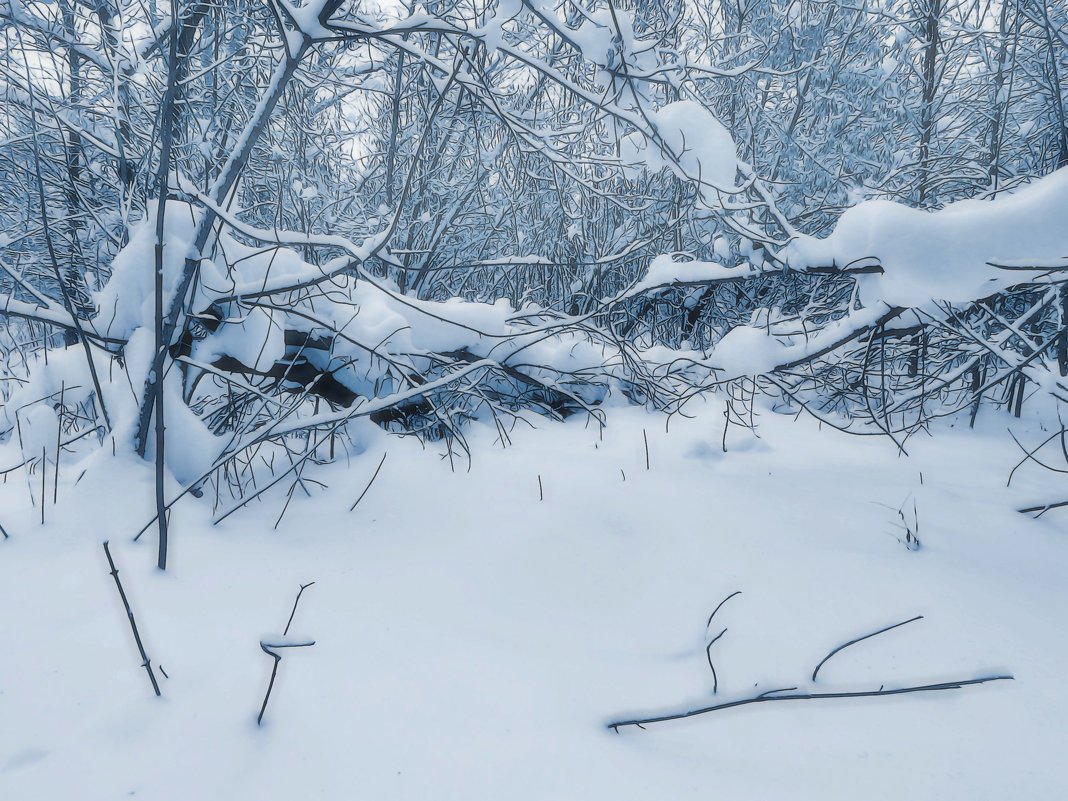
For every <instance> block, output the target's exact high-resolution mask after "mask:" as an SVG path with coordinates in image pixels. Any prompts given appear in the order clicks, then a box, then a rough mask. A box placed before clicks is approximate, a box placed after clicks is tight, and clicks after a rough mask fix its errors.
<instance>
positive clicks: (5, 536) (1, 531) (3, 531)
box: [0, 523, 11, 540]
mask: <svg viewBox="0 0 1068 801" xmlns="http://www.w3.org/2000/svg"><path fill="white" fill-rule="evenodd" d="M0 534H3V535H4V539H5V540H7V539H11V538H10V537H8V535H7V531H5V530H4V525H3V523H0Z"/></svg>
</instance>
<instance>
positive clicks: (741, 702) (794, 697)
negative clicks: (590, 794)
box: [605, 675, 1013, 734]
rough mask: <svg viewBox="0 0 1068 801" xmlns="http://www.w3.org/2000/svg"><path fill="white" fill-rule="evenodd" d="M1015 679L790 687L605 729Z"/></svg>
mask: <svg viewBox="0 0 1068 801" xmlns="http://www.w3.org/2000/svg"><path fill="white" fill-rule="evenodd" d="M1012 679H1013V677H1012V676H1007V675H1006V676H984V677H982V678H979V679H964V680H961V681H945V682H939V683H938V684H918V685H910V686H908V687H894V688H891V689H889V690H887V689H884V688H882V687H880V688H879V689H878V690H860V691H855V692H837V693H833V692H830V693H793V694H791V695H777V693H781V692H786V691H788V690H794V689H796V688H795V687H788V688H785V689H781V690H769V691H768V692H765V693H761V694H760V695H755V696H751V697H749V698H741V699H738V700H736V701H727V702H725V703H722V704H715V705H713V706H706V707H702V708H700V709H690V710H687V711H685V712H673V713H669V714H664V715H655V716H652V717H648V718H634V719H632V720H617V721H613V722H611V723H606V724H605V728H607V729H612V730H614V731H615V732H616V733H617V734H618V733H619V730H620V728H622V727H624V726H638V727H639V728H644V727H645V726H647V725H649V724H650V723H664V722H666V721H669V720H682V719H683V718H692V717H695V716H697V715H704V714H706V713H708V712H718V711H719V710H721V709H731V708H732V707H736V706H746V705H747V704H760V703H764V702H765V701H817V700H821V699H822V700H826V699H830V698H873V697H878V696H883V695H904V694H906V693H924V692H937V691H940V690H959V689H961V688H962V687H969V686H971V685H973V684H986V683H987V682H992V681H1012Z"/></svg>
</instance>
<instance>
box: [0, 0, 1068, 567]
mask: <svg viewBox="0 0 1068 801" xmlns="http://www.w3.org/2000/svg"><path fill="white" fill-rule="evenodd" d="M0 28H2V31H3V38H2V40H0V48H2V50H0V98H2V99H3V108H4V114H3V115H2V117H0V186H2V187H3V190H4V191H3V192H2V193H0V232H2V233H0V319H2V320H3V328H2V330H0V393H2V399H3V402H4V412H3V418H2V420H0V422H2V423H3V429H4V430H3V431H2V432H0V438H4V439H8V440H9V441H13V439H14V438H15V437H20V436H21V434H20V430H19V429H20V422H21V418H20V415H27V414H30V413H31V412H32V411H33V409H32V407H34V406H35V405H42V404H43V405H44V406H46V407H48V408H50V409H52V410H53V413H54V414H55V415H56V419H55V425H57V426H58V427H59V428H60V430H61V435H60V437H59V441H60V442H61V443H65V442H68V441H71V442H73V441H75V440H78V441H80V442H82V443H83V444H84V443H89V442H92V441H96V442H102V441H104V439H105V438H106V437H113V438H114V439H115V441H116V442H117V443H118V447H132V448H133V449H135V450H136V451H137V452H138V453H140V454H141V455H142V456H145V455H152V454H155V457H156V461H157V464H158V469H157V473H158V481H157V501H158V505H159V507H160V509H163V508H164V507H165V506H166V505H167V504H168V503H170V502H172V501H173V498H165V497H164V483H163V475H164V472H165V470H164V463H165V452H166V451H167V450H170V451H171V452H172V453H175V452H180V455H179V456H175V457H173V459H171V457H168V459H171V460H170V461H167V464H168V465H169V466H170V469H171V471H172V472H173V473H174V474H175V476H176V477H177V478H178V480H179V483H180V484H181V486H182V487H183V491H185V490H192V491H194V492H197V493H199V492H201V491H202V490H203V489H205V488H209V489H210V490H211V491H212V492H213V493H214V495H215V498H216V503H217V504H218V505H219V508H220V514H225V513H227V510H228V509H231V508H233V506H234V505H235V504H240V503H244V502H245V501H246V500H247V499H248V498H249V497H251V496H252V495H254V494H256V493H258V492H260V491H262V488H263V487H264V486H265V484H267V485H272V484H274V483H275V482H276V481H279V480H282V479H283V478H285V477H288V478H289V480H293V479H294V477H295V478H296V479H298V480H299V477H300V475H301V473H302V471H303V469H304V467H305V466H306V465H307V464H310V463H313V462H316V461H320V460H328V459H331V458H336V454H337V452H338V449H339V448H341V449H343V448H344V447H345V442H346V437H347V436H348V435H349V434H348V424H349V422H350V421H352V420H353V419H356V418H360V417H370V418H371V419H372V420H373V421H375V422H376V423H378V424H379V425H382V426H386V427H388V428H390V429H391V430H395V431H398V432H402V433H417V434H419V435H421V436H425V437H428V438H431V439H438V440H444V441H445V442H446V443H447V446H448V450H449V453H450V454H451V453H453V451H454V449H455V448H459V449H461V450H462V449H463V447H464V445H463V429H462V423H463V421H464V420H466V419H468V418H472V417H489V418H493V419H494V420H496V422H497V424H498V426H500V429H501V435H502V437H506V436H507V429H508V427H509V426H510V425H511V423H512V422H513V421H514V420H515V419H517V416H521V415H522V414H524V413H526V412H534V413H542V414H547V415H551V416H556V417H566V416H569V415H572V414H576V413H580V414H587V415H592V416H593V417H595V418H597V419H598V420H600V414H601V413H600V411H599V409H598V407H599V406H600V405H601V404H602V403H603V402H604V401H605V399H606V398H608V397H609V396H611V395H613V394H614V395H618V396H621V397H625V398H627V399H628V400H629V401H631V402H636V403H643V404H649V405H652V406H654V407H657V408H661V409H666V410H669V411H678V410H681V409H685V406H686V402H687V400H688V399H689V398H691V397H693V396H694V395H695V394H698V393H700V392H704V391H707V390H708V389H710V388H713V387H719V386H723V387H725V388H726V390H727V392H728V396H729V397H730V398H731V399H732V400H731V406H732V409H734V410H735V411H734V414H735V416H736V418H737V421H738V422H744V421H745V420H746V419H747V415H751V413H752V406H751V400H752V397H753V396H754V395H755V394H757V393H773V394H775V395H778V396H781V397H782V398H784V399H785V400H788V401H790V402H793V403H798V404H802V405H805V406H807V407H808V408H809V409H810V410H812V411H813V412H814V413H816V414H819V415H821V416H822V417H824V418H825V419H828V420H829V421H832V422H835V423H836V424H837V425H840V426H842V427H845V428H850V429H853V430H861V429H863V430H874V431H879V432H883V433H888V434H890V435H893V436H897V435H899V434H902V433H904V434H907V433H908V432H910V431H914V430H916V429H917V428H921V427H924V426H926V425H927V424H928V423H929V422H930V421H931V420H932V419H935V418H937V417H938V416H940V415H944V414H949V413H955V412H959V411H961V410H966V409H971V414H972V415H973V417H974V415H975V414H977V413H978V409H979V406H980V404H981V403H983V402H987V403H993V404H995V405H1001V406H1006V407H1008V408H1009V409H1010V410H1012V411H1015V412H1016V413H1017V414H1019V413H1020V406H1021V404H1022V403H1023V401H1024V398H1025V397H1026V396H1027V395H1028V393H1029V392H1030V391H1033V390H1034V389H1035V388H1036V387H1038V386H1040V385H1041V386H1043V387H1045V388H1047V389H1049V388H1050V387H1051V386H1052V388H1053V391H1054V392H1055V393H1056V392H1061V393H1062V394H1065V395H1068V390H1065V389H1064V388H1063V386H1061V385H1059V384H1057V383H1056V381H1053V382H1052V383H1051V382H1050V381H1046V380H1045V379H1044V378H1041V377H1040V378H1037V379H1036V378H1035V376H1036V375H1039V376H1042V375H1046V374H1050V375H1054V376H1055V375H1057V374H1059V375H1060V376H1064V375H1065V374H1066V373H1068V341H1066V329H1065V319H1066V317H1068V301H1066V295H1065V292H1064V289H1063V286H1064V284H1063V281H1064V279H1065V276H1066V273H1065V272H1064V268H1065V264H1064V263H1063V262H1057V263H1043V264H1038V265H1028V266H1029V267H1032V268H1034V269H1031V270H1029V271H1027V270H1024V271H1021V272H1019V274H1018V275H1019V281H1018V282H1012V283H1011V284H1010V285H1008V286H1004V287H1001V288H999V289H998V290H997V291H995V292H994V293H993V294H991V295H989V296H987V297H975V298H970V299H968V301H967V302H965V303H961V302H960V301H959V300H958V301H956V302H953V303H950V302H946V303H941V304H939V303H938V301H940V300H941V299H940V298H937V297H932V298H930V300H931V304H929V305H927V306H925V307H924V308H915V307H907V308H906V307H901V306H896V305H893V304H883V305H882V306H880V305H879V302H880V298H878V297H864V296H863V293H861V292H859V291H858V287H859V284H858V279H860V278H862V277H864V276H867V275H873V274H877V273H878V272H880V271H881V270H882V269H883V268H882V266H881V265H880V264H879V262H878V258H877V257H878V255H879V254H865V253H861V254H857V255H858V256H860V257H863V256H872V257H875V258H873V259H867V260H865V259H858V260H855V261H852V262H850V263H849V264H837V263H827V264H805V265H791V264H789V261H790V259H789V252H790V250H789V248H790V243H791V242H792V241H794V240H795V239H796V238H797V237H798V236H799V235H802V234H808V235H813V234H825V233H827V232H828V231H829V230H831V228H832V227H833V226H834V224H835V222H836V220H837V219H838V217H839V215H840V214H841V212H842V211H843V210H844V209H845V208H847V207H849V206H851V205H853V204H854V203H856V202H857V201H858V200H862V199H872V198H883V199H890V200H896V201H899V202H902V203H906V204H908V205H910V206H915V207H919V208H924V209H938V208H940V207H942V206H944V205H946V204H948V203H951V202H953V201H956V200H959V199H961V198H972V197H979V198H988V199H996V198H998V197H999V196H1003V195H1004V194H1005V193H1006V192H1008V191H1010V190H1013V189H1014V188H1016V187H1019V186H1021V185H1023V184H1026V183H1027V182H1028V181H1030V180H1031V179H1034V178H1038V177H1040V176H1044V175H1047V174H1049V173H1051V172H1053V171H1055V170H1056V169H1057V168H1059V167H1062V166H1065V165H1066V164H1068V123H1066V119H1065V117H1066V113H1068V111H1066V100H1068V9H1066V8H1065V6H1064V5H1063V4H1061V3H1054V2H1050V1H1049V0H1000V1H999V0H991V2H982V3H981V2H965V1H964V0H858V2H856V3H848V4H847V3H838V2H828V1H827V0H751V2H741V1H740V0H739V1H738V2H734V1H733V0H732V1H730V2H728V1H727V0H723V1H722V2H721V1H720V0H696V1H695V2H683V0H670V1H668V2H650V1H649V0H608V2H602V1H601V0H563V1H562V2H556V1H555V0H456V1H455V2H454V1H451V0H431V1H429V2H426V3H424V4H421V5H419V6H406V5H405V4H404V3H401V2H398V3H392V2H380V3H367V2H356V1H355V0H353V1H351V2H345V1H344V0H305V2H303V3H302V4H299V5H298V4H295V3H291V2H289V0H264V2H258V1H257V2H250V1H249V0H217V1H216V2H200V0H171V2H166V0H152V2H150V3H148V4H147V6H146V5H145V4H143V3H140V2H138V3H127V2H121V1H119V2H115V1H114V0H50V1H48V2H45V1H43V0H42V1H40V2H23V0H3V2H2V3H0ZM732 140H733V141H732ZM731 150H733V151H734V152H728V151H731ZM1029 255H1030V254H1028V253H1021V254H1019V256H1020V258H1027V257H1028V256H1029ZM1063 255H1068V253H1066V254H1063ZM665 260H667V263H668V265H669V267H670V264H671V262H672V261H680V262H693V263H696V264H707V263H710V262H715V263H716V264H717V265H722V266H723V267H724V268H734V272H733V273H732V274H730V275H724V274H720V273H713V272H708V271H705V272H703V273H702V272H700V271H698V272H696V273H694V276H693V277H692V278H687V277H686V276H684V275H681V274H673V273H671V270H670V269H668V270H667V272H664V271H663V270H661V272H659V273H657V272H656V270H655V269H654V270H653V271H652V272H650V268H651V266H652V267H655V266H656V265H657V264H660V265H661V267H663V265H664V263H665ZM1008 266H1012V265H1008ZM647 275H648V278H646V279H645V280H643V278H644V277H646V276H647ZM656 275H661V276H667V277H666V278H665V280H662V281H658V280H653V279H654V277H655V276H656ZM861 309H866V310H867V311H868V312H870V313H868V314H859V313H858V310H861ZM739 326H755V327H763V328H764V329H765V330H766V331H767V332H768V333H769V334H774V335H778V336H780V337H781V338H783V341H786V342H789V343H793V344H795V345H796V342H797V339H798V337H801V338H804V339H806V340H807V339H809V338H810V337H814V338H815V339H814V340H813V341H814V342H815V344H811V343H810V344H809V345H808V346H805V347H803V348H798V347H793V348H790V349H788V351H784V353H788V354H789V355H786V356H784V358H783V359H782V360H781V362H779V363H775V364H770V365H768V366H767V369H763V370H760V371H757V372H755V373H753V374H750V375H733V374H731V373H730V371H724V370H722V369H721V368H720V366H719V365H718V364H717V361H716V358H715V346H716V344H717V343H718V342H719V341H720V340H721V339H722V338H723V337H724V336H725V335H726V334H727V333H728V332H730V331H731V330H732V329H735V328H738V327H739ZM821 337H822V338H821ZM1029 376H1030V377H1029ZM176 429H177V430H179V431H180V432H181V434H182V438H181V441H180V442H178V441H172V442H170V443H168V440H167V431H168V430H171V431H174V430H176ZM200 434H205V436H200ZM206 443H208V444H206ZM189 451H197V453H198V454H199V458H195V457H193V456H190V455H189V453H188V452H189ZM23 453H24V459H25V460H32V459H34V458H38V455H37V454H36V453H30V452H26V451H25V449H24V450H23ZM0 467H4V466H2V465H0ZM165 519H166V515H161V516H160V524H161V525H164V524H165ZM163 534H164V536H162V537H161V539H162V540H163V541H164V542H165V532H163ZM164 553H165V548H161V564H162V563H163V561H164Z"/></svg>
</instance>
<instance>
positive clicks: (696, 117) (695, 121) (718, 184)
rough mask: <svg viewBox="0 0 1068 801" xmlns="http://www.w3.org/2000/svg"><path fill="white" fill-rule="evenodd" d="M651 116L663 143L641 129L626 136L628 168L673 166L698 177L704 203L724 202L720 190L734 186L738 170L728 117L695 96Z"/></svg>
mask: <svg viewBox="0 0 1068 801" xmlns="http://www.w3.org/2000/svg"><path fill="white" fill-rule="evenodd" d="M647 116H648V118H649V121H650V122H651V123H652V125H653V128H654V129H655V131H656V134H657V136H658V137H659V139H660V142H662V144H660V143H658V142H656V141H650V140H649V139H648V138H646V137H645V136H643V135H641V134H639V133H634V134H630V135H628V136H626V137H624V139H623V141H622V143H621V145H622V146H621V148H620V150H621V153H620V158H621V160H622V162H623V163H624V164H626V165H628V167H627V169H629V170H633V168H634V166H632V165H636V166H639V167H645V168H646V169H649V170H651V171H653V172H656V171H659V170H663V169H670V170H672V171H673V172H674V173H675V174H676V175H678V176H679V177H680V178H682V179H684V180H691V181H695V182H697V183H698V191H699V193H700V195H701V198H702V200H703V202H704V204H705V206H707V207H708V208H719V207H720V206H721V205H722V203H721V202H720V201H719V199H718V194H719V193H718V191H717V190H720V191H723V192H732V191H735V189H736V187H735V177H736V176H737V172H738V154H737V148H736V146H735V144H734V140H733V139H732V138H731V135H730V132H729V131H727V129H726V128H725V127H724V126H723V123H721V122H720V121H719V120H717V119H716V118H715V117H714V116H713V115H712V113H711V112H709V111H708V110H707V109H705V108H704V106H701V105H700V104H699V103H696V102H694V101H692V100H680V101H677V102H675V103H668V104H667V105H666V106H663V107H662V108H660V109H657V110H655V111H651V112H647Z"/></svg>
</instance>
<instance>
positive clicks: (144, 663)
mask: <svg viewBox="0 0 1068 801" xmlns="http://www.w3.org/2000/svg"><path fill="white" fill-rule="evenodd" d="M104 553H105V554H107V557H108V565H110V566H111V577H112V578H113V579H115V586H116V587H117V588H118V590H119V597H120V598H122V605H123V606H124V607H126V616H127V617H128V618H130V629H131V630H132V631H133V636H134V640H135V641H136V642H137V650H138V651H140V652H141V667H143V668H144V669H145V670H146V671H147V672H148V679H149V681H151V682H152V689H153V690H154V691H155V692H156V696H157V697H158V696H159V694H160V692H159V684H157V683H156V674H155V673H153V672H152V661H151V660H150V659H149V658H148V654H146V653H145V646H144V643H142V642H141V635H140V633H139V632H138V631H137V621H135V620H134V613H133V610H132V609H131V608H130V602H129V600H127V598H126V591H125V590H124V589H123V588H122V582H121V581H119V569H118V568H117V567H115V560H114V559H112V558H111V549H110V548H109V547H108V540H104Z"/></svg>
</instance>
